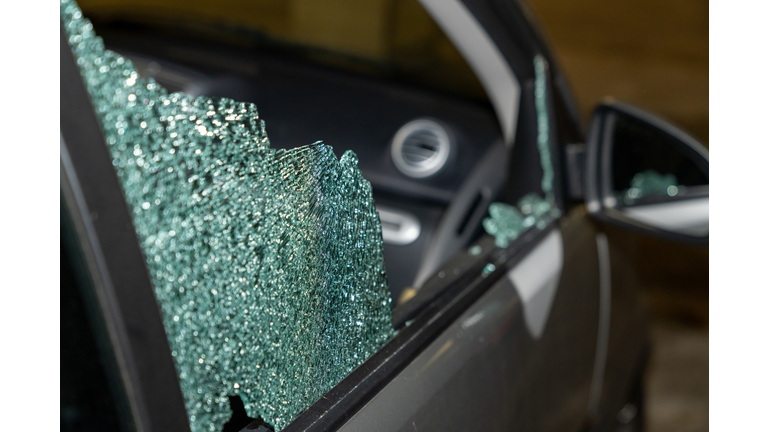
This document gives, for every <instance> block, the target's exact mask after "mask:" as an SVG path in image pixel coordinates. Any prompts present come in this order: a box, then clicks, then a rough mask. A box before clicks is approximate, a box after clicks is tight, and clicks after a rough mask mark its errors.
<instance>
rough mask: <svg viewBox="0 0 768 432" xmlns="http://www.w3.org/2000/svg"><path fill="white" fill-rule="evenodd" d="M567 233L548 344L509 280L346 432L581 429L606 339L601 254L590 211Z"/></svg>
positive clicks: (571, 218)
mask: <svg viewBox="0 0 768 432" xmlns="http://www.w3.org/2000/svg"><path fill="white" fill-rule="evenodd" d="M560 229H561V232H562V236H563V243H564V247H565V254H566V256H565V257H564V266H563V271H562V275H561V279H560V284H559V286H558V289H557V294H556V297H555V301H554V304H553V306H552V310H551V313H550V317H549V321H548V323H547V326H546V328H545V330H544V334H543V336H542V338H541V339H540V340H538V341H535V340H534V339H533V338H532V337H531V335H530V334H529V332H528V331H527V330H526V326H525V324H524V322H523V316H522V304H521V302H520V297H519V295H518V294H517V292H516V290H515V288H514V287H513V286H512V283H511V282H510V280H509V278H507V277H505V278H502V279H501V280H500V281H499V282H497V283H496V285H494V286H493V287H492V288H491V289H490V290H489V291H488V292H487V293H485V294H484V295H483V296H482V297H481V298H480V299H479V300H478V301H477V302H476V303H475V304H473V305H472V306H471V307H470V308H469V309H467V310H466V311H465V312H464V313H463V314H462V316H461V318H459V319H458V320H456V321H455V322H454V323H453V324H452V325H451V326H450V327H449V328H448V329H447V330H445V331H444V332H443V334H442V335H441V336H439V337H438V339H436V340H435V341H434V342H433V343H432V344H430V346H429V347H428V348H427V349H426V350H425V351H423V352H422V353H421V354H420V355H419V356H418V357H417V358H416V359H415V360H414V361H413V362H412V363H411V364H410V365H408V367H406V368H405V369H404V370H403V371H402V372H401V373H400V374H399V375H398V376H397V377H396V378H395V379H394V380H393V381H392V382H391V383H390V384H389V385H387V386H386V387H385V388H384V389H383V390H382V391H381V392H379V393H378V395H376V396H375V397H374V398H373V399H372V400H371V401H370V402H369V403H368V404H367V405H365V406H364V407H363V408H362V409H361V410H360V411H359V412H358V413H357V414H356V415H355V416H354V417H352V418H351V419H350V420H349V422H348V423H347V424H345V425H344V426H343V427H342V428H341V430H345V431H356V430H369V431H406V430H408V431H411V430H413V431H416V430H508V429H513V428H514V429H518V430H541V431H564V430H576V429H578V428H579V427H580V426H581V425H582V424H583V423H584V420H585V417H586V415H587V406H588V399H589V392H590V386H591V379H592V372H593V366H594V363H593V359H594V353H595V349H596V340H597V333H598V330H597V324H598V322H597V321H598V308H599V280H598V271H597V267H598V261H597V248H596V243H595V240H594V234H595V231H594V228H593V227H592V225H591V223H590V221H589V220H587V217H586V215H585V212H584V211H583V208H576V209H574V210H573V211H572V212H571V213H569V214H568V215H567V216H566V217H564V218H563V219H562V221H561V223H560Z"/></svg>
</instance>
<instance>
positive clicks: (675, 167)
mask: <svg viewBox="0 0 768 432" xmlns="http://www.w3.org/2000/svg"><path fill="white" fill-rule="evenodd" d="M585 168H586V171H585V173H584V174H585V177H584V198H585V201H586V205H587V211H589V213H590V214H592V215H593V216H594V217H596V218H598V219H600V220H603V221H605V222H608V223H612V224H615V225H620V226H624V227H627V228H632V229H635V230H638V231H641V232H644V233H647V234H652V235H655V236H658V237H663V238H667V239H670V240H677V241H683V242H688V243H695V244H702V245H706V244H708V243H709V152H708V151H707V149H706V148H704V146H702V145H701V144H700V143H699V142H698V141H696V140H695V139H693V138H692V137H691V136H689V135H688V134H686V133H685V132H683V131H681V130H680V129H678V128H676V127H674V126H672V125H670V124H669V123H667V122H665V121H664V120H661V119H659V118H657V117H655V116H653V115H651V114H648V113H646V112H644V111H642V110H639V109H637V108H634V107H631V106H629V105H626V104H623V103H619V102H608V103H604V104H602V105H600V106H598V107H597V108H596V109H595V111H594V113H593V114H592V120H591V123H590V126H589V133H588V136H587V148H586V167H585Z"/></svg>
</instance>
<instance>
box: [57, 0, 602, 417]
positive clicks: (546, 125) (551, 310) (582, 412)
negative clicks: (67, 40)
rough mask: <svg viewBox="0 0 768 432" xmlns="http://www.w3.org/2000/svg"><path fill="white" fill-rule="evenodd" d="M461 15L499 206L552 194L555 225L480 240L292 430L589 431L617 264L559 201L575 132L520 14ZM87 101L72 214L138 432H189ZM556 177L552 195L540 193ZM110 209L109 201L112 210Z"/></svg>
mask: <svg viewBox="0 0 768 432" xmlns="http://www.w3.org/2000/svg"><path fill="white" fill-rule="evenodd" d="M423 3H424V5H425V7H426V8H427V9H428V10H431V9H430V6H429V4H428V3H429V2H423ZM452 5H453V7H454V9H450V8H448V9H449V10H452V11H453V12H452V13H454V15H452V16H444V17H443V18H442V21H441V18H436V20H437V21H439V22H441V23H442V24H443V25H445V26H446V27H445V28H446V32H447V33H449V34H450V33H451V30H450V29H451V27H450V26H451V25H455V24H456V22H458V23H459V25H461V24H466V23H467V22H469V23H471V25H472V26H474V27H473V28H474V29H475V30H476V31H475V33H474V34H475V36H477V35H480V42H478V40H473V41H466V40H464V39H461V38H460V37H459V36H456V39H455V43H456V44H457V45H458V46H459V47H462V46H464V48H463V50H464V52H470V51H472V50H473V48H477V47H478V46H480V47H481V48H480V51H478V52H482V53H486V54H487V53H491V55H492V56H495V57H493V60H492V61H491V62H490V63H488V62H484V61H483V60H482V59H481V58H477V59H475V60H472V61H470V63H471V64H472V65H473V67H474V68H475V69H476V72H477V73H478V75H480V76H481V77H482V76H485V77H486V78H485V80H486V81H487V82H489V84H487V86H486V89H487V91H489V92H490V93H491V94H493V95H494V96H492V99H493V100H494V101H495V105H497V116H498V117H499V121H500V124H501V129H502V131H503V134H504V137H503V142H502V143H500V144H499V145H500V146H502V147H503V148H506V149H509V152H510V154H509V157H508V159H507V160H505V166H504V167H503V169H504V172H498V173H492V174H497V175H498V176H500V177H506V181H505V182H504V185H503V188H502V190H501V192H500V194H499V195H498V197H497V201H499V202H500V203H506V204H507V205H517V206H521V205H522V204H520V203H521V202H522V200H524V199H525V198H526V197H527V196H529V194H530V193H532V192H534V193H538V194H540V195H547V194H550V196H551V198H552V201H551V202H550V204H551V205H552V206H553V209H554V210H557V212H552V213H550V214H549V215H550V217H549V218H548V219H547V220H546V221H545V222H546V223H542V224H538V225H535V226H532V227H530V229H527V230H524V231H521V232H520V233H519V235H518V236H517V237H516V238H514V239H511V241H509V242H508V244H507V245H505V246H503V247H501V246H499V243H498V239H497V238H494V237H493V236H491V235H484V236H482V237H481V238H480V239H479V240H478V241H477V242H475V243H474V244H473V245H471V247H469V248H468V249H466V250H465V251H463V252H460V253H459V254H458V255H456V256H453V257H449V259H448V261H447V262H445V263H440V265H439V266H437V268H436V269H434V271H433V272H432V274H431V276H429V277H428V278H427V280H426V281H425V282H424V283H423V284H422V285H421V287H420V290H419V292H418V293H417V294H416V296H414V297H413V298H412V299H411V300H409V301H408V302H406V303H404V304H403V305H400V306H398V307H397V308H395V309H394V311H393V318H394V321H395V324H396V327H397V329H398V330H399V334H398V336H396V337H395V338H394V339H393V340H392V341H391V342H390V343H389V344H387V345H386V346H384V347H383V348H382V349H381V350H380V351H379V352H377V353H376V354H374V356H373V357H371V358H370V359H369V360H368V361H366V362H365V363H363V364H362V365H361V366H360V367H358V368H357V369H355V370H354V371H353V372H352V373H351V374H350V375H349V376H348V377H347V378H346V379H344V380H343V381H342V382H341V383H339V384H338V385H337V386H336V387H334V388H333V389H332V390H331V391H329V392H328V393H327V394H326V396H324V397H323V398H321V399H320V400H319V401H318V402H317V403H315V404H314V405H313V406H311V407H310V408H308V409H307V410H306V411H305V412H304V413H303V414H301V415H300V416H299V417H298V418H297V419H296V420H295V421H294V422H293V423H292V424H291V425H289V426H288V427H287V428H286V430H307V429H311V430H325V429H336V428H343V429H347V430H359V429H370V430H383V429H387V430H406V429H408V430H410V429H414V430H417V429H418V428H419V427H422V428H425V427H429V428H430V429H432V428H434V429H438V428H449V429H454V428H458V427H472V428H487V429H501V428H510V427H520V428H525V429H530V430H575V429H577V428H579V427H580V426H581V425H582V424H583V423H584V421H585V420H586V419H587V417H588V414H589V408H590V403H591V402H590V398H594V397H595V396H594V395H595V379H594V378H595V373H594V372H595V370H596V369H597V370H599V369H600V367H601V366H600V362H599V361H596V359H598V360H599V358H600V357H599V356H596V353H598V352H599V346H600V344H599V338H598V335H599V334H600V329H601V328H603V327H601V325H603V326H604V324H605V323H604V322H602V321H601V319H602V318H601V314H600V311H601V308H602V307H603V306H604V302H605V295H604V292H605V286H606V285H605V284H606V283H607V282H606V281H605V278H603V279H602V280H601V278H600V275H601V272H600V270H601V265H602V266H603V267H604V266H605V265H606V261H605V259H604V257H603V255H604V253H601V252H600V248H599V246H598V245H599V244H600V243H599V242H598V240H596V239H597V237H596V232H595V229H594V227H593V226H592V225H591V223H590V222H589V220H587V218H586V212H585V211H584V209H583V206H581V205H578V204H573V203H570V202H569V201H568V199H567V197H566V194H565V191H564V186H563V184H564V183H565V171H564V164H563V163H562V161H561V160H560V159H561V157H560V153H561V149H562V146H563V144H565V143H564V142H561V136H562V135H563V133H562V131H561V129H562V128H563V127H564V126H563V125H565V124H567V123H568V122H567V121H565V120H564V119H563V116H562V115H560V114H558V113H557V109H556V99H557V97H559V96H558V95H559V93H560V90H558V88H557V87H556V84H553V83H556V82H557V79H558V77H557V74H556V73H555V72H553V70H554V66H552V65H550V64H549V62H548V61H547V57H546V56H541V55H537V54H538V53H537V52H536V49H537V47H536V46H535V45H531V43H530V41H526V39H524V36H525V32H526V31H527V30H525V29H526V28H527V27H523V29H522V30H520V32H518V33H515V32H512V33H510V32H509V28H510V27H511V26H513V25H514V24H515V23H516V22H517V21H516V20H521V19H522V14H521V12H520V11H519V10H513V11H512V12H510V11H509V10H505V9H498V8H499V7H500V6H499V5H498V4H496V3H495V2H469V1H468V2H465V3H462V2H458V1H457V2H453V3H452ZM456 11H458V12H456ZM499 11H501V12H504V13H498V12H499ZM441 12H444V10H441ZM455 13H458V14H459V15H455ZM461 14H464V15H461ZM449 15H450V14H449ZM451 20H454V21H451ZM455 20H458V21H455ZM462 20H463V21H462ZM467 20H468V21H467ZM523 22H524V20H523ZM482 35H485V36H482ZM529 36H530V35H529ZM63 43H64V42H63ZM478 43H480V45H477V44H478ZM462 44H464V45H462ZM483 44H485V45H483ZM62 57H63V58H65V57H66V56H65V55H64V45H63V46H62ZM504 65H506V66H504ZM70 66H74V65H69V66H67V67H68V68H70V69H71V67H70ZM62 68H64V63H63V66H62ZM489 68H490V69H489ZM499 68H500V69H499ZM499 70H501V71H502V72H503V73H507V74H508V75H507V76H506V77H505V78H504V79H502V80H501V86H500V87H499V86H497V85H495V84H493V83H491V82H490V81H489V80H491V78H492V77H494V76H496V75H495V73H496V72H498V71H499ZM65 77H66V79H67V80H69V81H67V83H66V84H67V85H66V86H65V85H64V80H65ZM73 77H77V74H76V72H75V73H73V72H72V71H71V70H69V71H68V72H67V73H64V69H62V80H63V84H62V91H67V90H65V88H66V89H72V88H73V87H71V84H72V82H73V81H74V80H75V78H73ZM77 93H78V92H77V91H75V92H74V94H70V93H67V94H63V97H62V104H63V105H62V124H63V126H62V137H63V138H62V142H63V145H62V159H63V162H62V164H63V168H62V170H63V173H64V174H65V175H66V179H67V182H68V183H67V185H68V186H66V189H67V193H66V194H65V195H66V197H65V198H66V199H65V201H66V204H67V206H68V208H70V209H71V210H70V211H72V212H73V214H75V216H73V217H74V218H75V219H76V220H77V223H75V225H76V226H77V229H78V230H79V231H78V233H79V236H80V239H81V240H80V241H81V243H83V244H84V245H85V246H84V248H85V249H86V255H88V256H89V257H91V259H90V261H89V265H90V268H91V271H92V272H95V273H94V274H95V275H97V276H98V278H100V279H99V280H100V281H101V282H100V283H99V284H97V286H98V288H97V291H98V292H99V293H101V294H99V295H100V296H101V298H103V300H102V302H103V303H102V306H101V307H102V308H107V309H109V310H110V312H108V313H105V314H106V315H108V316H110V317H112V318H108V319H113V320H114V321H115V322H114V324H113V327H114V328H115V329H117V330H115V331H114V332H113V333H112V334H111V336H110V337H111V338H112V343H113V344H114V345H115V346H117V347H120V351H119V354H118V357H120V356H122V357H121V358H123V359H125V361H124V362H122V363H121V366H120V367H121V368H122V369H121V371H122V374H123V380H124V381H126V382H127V383H129V385H128V387H129V388H130V389H131V391H130V392H129V402H130V403H129V405H130V407H131V410H132V411H133V413H134V418H137V419H139V420H138V423H140V424H141V425H143V426H142V427H141V429H147V430H152V429H157V430H180V429H185V427H184V426H183V425H184V423H185V421H186V419H185V418H184V411H183V404H181V405H180V398H181V397H180V395H179V394H178V393H177V391H178V388H174V382H175V377H174V371H173V366H172V362H171V359H170V353H169V349H168V347H167V344H165V345H164V337H165V335H164V333H163V332H162V325H161V323H160V321H159V320H158V319H157V318H158V317H157V316H155V315H156V313H157V311H156V309H153V307H154V308H156V305H154V304H153V303H152V301H151V293H152V291H151V289H152V288H151V284H150V283H149V280H148V278H147V275H146V269H144V268H143V264H142V263H141V257H140V251H139V250H138V245H137V244H136V238H135V236H134V235H133V233H132V232H131V231H130V219H129V218H128V216H127V210H126V209H124V203H123V204H122V205H120V204H116V203H114V202H112V201H114V200H118V201H119V200H120V199H122V197H121V195H120V193H119V185H117V184H112V183H109V182H105V181H104V179H105V178H108V177H109V176H108V175H107V174H105V173H101V172H100V171H99V170H94V169H92V167H94V166H96V167H101V168H109V169H111V166H110V165H109V159H108V156H107V155H106V154H103V153H104V151H99V150H98V148H97V147H98V145H100V144H101V143H99V142H98V139H99V137H98V136H97V135H98V128H97V127H96V126H95V124H85V123H88V122H87V121H85V120H84V119H86V118H85V117H83V116H82V114H83V113H86V112H87V111H88V110H89V109H91V108H90V106H89V104H88V103H87V99H86V100H85V101H83V100H82V96H84V95H83V94H82V92H80V94H77ZM86 120H87V119H86ZM94 131H95V132H94ZM94 133H95V134H96V135H94ZM83 137H85V138H86V139H85V140H83V139H82V138H83ZM543 137H549V138H547V139H544V138H543ZM91 138H92V139H91ZM89 139H91V140H90V141H89ZM84 142H86V143H87V144H88V145H91V148H85V147H83V145H84V144H83V143H84ZM81 144H82V145H81ZM102 150H103V149H102ZM543 155H548V156H543ZM97 159H98V160H97ZM64 161H67V162H66V163H64ZM102 174H103V175H102ZM548 175H549V176H550V179H549V181H550V185H551V190H548V191H544V190H542V189H543V188H542V186H541V185H542V181H543V179H544V177H546V176H548ZM113 183H114V182H113ZM110 195H111V196H112V198H111V199H112V201H109V200H107V201H109V202H107V201H104V199H105V197H109V196H110ZM100 200H101V201H100ZM107 204H109V205H107ZM115 212H116V213H115ZM117 213H120V215H117V216H119V217H117V216H115V215H116V214H117ZM115 235H117V237H115ZM129 246H130V247H129ZM126 257H127V258H128V259H127V260H126ZM601 257H603V258H601ZM603 273H604V272H603ZM137 287H138V288H137ZM601 290H602V291H601ZM148 296H149V297H148ZM127 310H131V311H135V310H143V311H145V312H146V315H145V316H143V318H142V315H141V314H139V315H136V314H133V313H132V314H126V313H125V311H127ZM153 311H154V312H153ZM153 313H154V314H155V315H153ZM126 317H128V318H126ZM118 363H120V362H118ZM158 365H160V367H158ZM157 389H163V392H160V393H158V392H157V391H154V390H157ZM161 396H162V398H161ZM158 398H160V399H162V401H163V402H162V403H160V402H159V400H158ZM179 406H180V407H181V408H180V409H179Z"/></svg>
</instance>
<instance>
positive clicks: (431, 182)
mask: <svg viewBox="0 0 768 432" xmlns="http://www.w3.org/2000/svg"><path fill="white" fill-rule="evenodd" d="M90 3H91V2H82V7H83V10H84V12H85V13H86V14H87V16H89V17H90V18H91V19H92V21H93V23H94V28H95V30H96V31H97V33H98V34H99V35H101V36H102V37H103V39H104V42H105V46H106V47H107V48H108V49H112V50H114V51H116V52H118V53H120V54H122V55H124V56H125V57H127V58H128V59H130V60H131V61H132V62H133V63H134V65H135V66H136V67H137V69H138V71H139V73H140V75H141V76H143V77H151V78H154V79H155V80H156V81H157V82H158V83H159V84H161V85H162V86H164V87H165V88H167V89H168V90H169V92H173V91H181V92H185V93H187V94H190V95H193V96H198V95H205V96H211V97H225V98H231V99H235V100H238V101H245V102H253V103H255V104H256V106H257V108H258V110H259V114H260V116H261V117H262V118H263V119H264V120H265V122H266V128H267V134H268V136H269V138H270V145H271V147H272V148H277V149H280V148H293V147H298V146H302V145H307V144H311V143H313V142H316V141H323V142H324V143H326V144H328V145H330V146H332V147H333V148H334V151H335V153H336V155H337V157H340V156H341V154H342V153H343V152H344V151H346V150H352V151H354V152H355V153H356V154H357V156H358V159H359V165H358V166H359V168H360V169H361V171H362V173H363V175H364V177H365V178H366V179H367V180H368V181H370V182H371V186H372V189H373V195H374V199H375V201H376V206H377V210H378V211H379V215H380V218H381V223H382V231H383V240H384V254H385V262H386V266H387V276H388V280H389V287H390V290H391V294H392V299H393V304H395V305H396V304H398V302H399V301H398V300H400V302H402V301H404V300H407V298H408V297H407V296H403V292H404V290H406V288H408V287H415V288H416V289H418V287H419V286H421V285H422V284H423V283H424V282H425V281H426V280H427V279H428V278H429V277H430V276H431V275H432V274H434V273H435V271H436V270H437V269H438V268H439V267H440V265H442V264H444V263H445V262H446V261H447V260H449V259H450V258H451V257H452V256H453V255H455V254H456V253H458V252H459V251H461V250H464V249H466V248H467V247H468V245H469V244H470V243H471V242H472V241H473V240H476V239H477V238H478V236H479V235H480V234H481V233H482V227H481V223H482V219H483V216H484V215H485V214H487V211H486V209H487V207H488V205H489V204H490V202H491V201H492V200H493V199H494V198H496V197H497V195H498V193H499V191H500V189H501V187H502V185H504V182H505V179H506V178H505V176H506V171H507V163H506V162H507V160H508V158H509V154H508V153H509V150H508V148H507V147H506V146H504V145H503V142H502V134H501V131H500V128H499V125H498V122H497V120H496V116H495V114H494V111H493V107H492V106H491V104H490V103H489V101H488V99H487V97H486V96H485V93H484V92H483V90H482V87H481V86H480V84H479V82H477V79H476V78H475V77H474V75H473V74H472V72H471V70H470V69H469V66H467V65H466V63H464V61H463V60H462V59H461V56H460V55H458V52H455V49H454V48H452V45H451V44H450V42H449V41H448V39H447V38H446V36H445V35H444V34H443V33H442V32H441V31H440V29H439V28H438V27H437V25H436V24H434V22H432V21H431V19H430V18H429V16H428V15H427V14H426V12H425V11H424V10H423V9H421V6H420V5H419V4H418V3H417V1H416V0H409V1H404V2H395V3H397V6H396V7H395V8H394V9H395V12H394V14H395V17H394V18H393V21H394V24H391V25H392V26H394V27H396V31H392V32H389V33H386V34H391V36H390V37H391V38H392V39H393V40H386V41H378V42H376V43H370V44H368V45H366V46H363V48H359V47H358V48H356V47H354V46H353V47H352V48H350V46H349V45H348V44H346V42H344V41H343V40H342V41H341V42H339V41H337V40H331V41H330V42H328V43H326V46H323V47H317V46H309V45H304V44H302V41H301V34H299V33H300V32H297V31H295V30H291V29H294V28H295V25H294V26H293V27H291V26H290V25H288V24H286V25H285V27H280V26H279V25H272V26H268V25H264V26H261V27H255V28H256V30H254V29H253V28H251V29H248V30H243V29H242V28H239V29H240V30H241V31H242V32H243V33H242V35H241V36H240V37H236V38H235V39H237V40H235V41H234V43H233V41H232V40H229V39H232V36H231V34H232V29H231V28H224V29H222V28H219V27H202V29H201V28H200V26H202V24H199V23H192V24H188V25H182V24H179V20H176V21H174V22H173V23H167V22H166V23H162V24H158V23H157V22H156V20H154V21H153V19H150V18H154V17H155V16H154V15H151V14H152V13H153V11H152V10H151V8H147V9H148V13H147V14H148V15H147V16H143V15H130V14H121V13H116V12H115V9H114V8H113V9H110V8H108V7H107V6H109V5H110V3H115V2H101V3H102V4H100V2H93V3H94V4H93V5H91V4H90ZM268 3H269V2H259V3H257V4H256V6H254V7H256V8H258V7H261V6H264V8H266V6H265V5H267V4H268ZM117 10H118V12H119V9H117ZM105 11H106V12H105ZM297 14H298V15H300V13H298V12H295V11H294V12H293V15H294V16H295V15H297ZM133 18H135V19H133ZM294 20H300V18H294ZM317 21H318V22H315V27H316V28H315V30H316V31H318V32H319V33H320V34H323V33H322V32H323V31H326V32H327V33H328V34H330V35H331V36H334V35H336V36H339V35H341V36H344V33H345V31H346V30H345V29H344V28H343V27H344V25H345V24H347V23H346V22H341V23H339V22H335V21H333V20H327V21H322V20H317ZM257 24H258V23H257ZM413 24H419V28H422V29H423V28H426V29H427V30H426V33H425V34H418V33H419V32H418V31H415V30H413V29H412V28H410V27H412V26H413ZM334 26H336V27H339V26H340V27H342V30H334V29H333V27H334ZM286 28H287V29H288V30H286ZM397 29H401V30H397ZM350 31H351V30H350ZM421 31H422V33H423V32H425V31H424V30H421ZM291 32H292V33H291ZM286 33H287V34H286ZM235 34H237V33H235ZM297 34H298V36H297ZM225 35H226V36H225ZM227 38H229V39H227ZM296 39H298V40H299V43H297V42H296ZM321 39H322V38H321ZM363 45H365V44H363ZM378 46H389V47H390V50H389V53H388V54H381V53H376V52H375V51H376V49H377V47H378ZM440 50H442V51H445V52H447V54H446V53H442V52H440ZM432 51H437V53H436V54H429V53H430V52H432ZM452 69H455V71H456V72H454V73H448V74H445V73H444V72H445V71H446V70H452ZM446 75H447V78H442V79H436V78H435V77H443V76H446Z"/></svg>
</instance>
